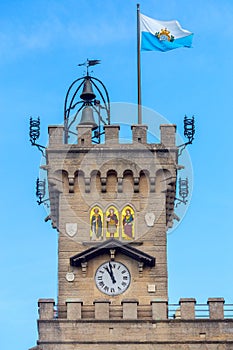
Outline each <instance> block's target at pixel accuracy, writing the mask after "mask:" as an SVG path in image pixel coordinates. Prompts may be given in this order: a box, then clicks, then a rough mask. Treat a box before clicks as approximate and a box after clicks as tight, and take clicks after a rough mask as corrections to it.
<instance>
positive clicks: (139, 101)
mask: <svg viewBox="0 0 233 350" xmlns="http://www.w3.org/2000/svg"><path fill="white" fill-rule="evenodd" d="M140 34H141V31H140V4H137V73H138V124H142V104H141V54H140Z"/></svg>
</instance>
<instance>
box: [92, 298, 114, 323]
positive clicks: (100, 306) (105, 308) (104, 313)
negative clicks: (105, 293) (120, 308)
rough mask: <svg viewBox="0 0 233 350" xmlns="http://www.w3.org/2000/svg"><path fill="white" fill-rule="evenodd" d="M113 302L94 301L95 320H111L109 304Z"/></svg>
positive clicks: (104, 300)
mask: <svg viewBox="0 0 233 350" xmlns="http://www.w3.org/2000/svg"><path fill="white" fill-rule="evenodd" d="M110 303H111V302H110V301H109V300H106V299H97V300H95V301H94V305H95V319H97V320H109V304H110Z"/></svg>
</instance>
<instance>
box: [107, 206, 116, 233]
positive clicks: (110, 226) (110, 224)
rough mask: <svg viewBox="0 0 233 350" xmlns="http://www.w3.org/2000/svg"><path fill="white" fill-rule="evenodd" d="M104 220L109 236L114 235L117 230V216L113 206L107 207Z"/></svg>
mask: <svg viewBox="0 0 233 350" xmlns="http://www.w3.org/2000/svg"><path fill="white" fill-rule="evenodd" d="M106 221H107V230H108V232H109V233H110V237H114V234H115V233H116V232H117V225H118V218H117V215H116V214H115V212H114V209H113V208H110V209H109V215H108V216H107V218H106Z"/></svg>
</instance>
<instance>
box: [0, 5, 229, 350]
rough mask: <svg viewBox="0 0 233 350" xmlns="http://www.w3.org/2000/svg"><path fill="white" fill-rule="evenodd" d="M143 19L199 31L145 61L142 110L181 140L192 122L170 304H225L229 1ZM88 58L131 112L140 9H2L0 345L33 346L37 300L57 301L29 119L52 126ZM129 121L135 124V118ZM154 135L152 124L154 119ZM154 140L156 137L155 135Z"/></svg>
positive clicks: (159, 9)
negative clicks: (188, 194)
mask: <svg viewBox="0 0 233 350" xmlns="http://www.w3.org/2000/svg"><path fill="white" fill-rule="evenodd" d="M141 12H142V13H144V14H146V15H147V16H151V17H154V18H157V19H160V20H170V19H178V20H179V21H180V23H181V25H182V26H183V27H184V28H186V29H188V30H190V31H192V32H194V41H193V48H192V49H179V50H174V51H171V52H167V53H160V52H142V55H141V60H142V90H143V92H142V102H143V105H144V106H146V107H148V108H150V109H153V110H155V111H157V112H158V113H160V114H161V115H163V116H164V117H165V118H166V119H167V120H169V121H170V122H171V123H174V124H177V126H178V131H179V133H180V134H182V125H183V124H182V121H183V117H184V115H185V114H187V115H188V116H192V115H195V117H196V137H195V141H194V144H193V145H192V146H191V147H189V153H190V156H191V159H192V164H193V169H194V170H193V178H194V187H193V196H192V200H191V204H190V205H189V208H188V210H187V214H186V216H185V217H184V219H183V220H182V222H181V224H180V225H179V226H178V228H177V229H176V230H174V231H173V232H172V233H171V234H169V235H168V263H169V301H170V302H171V303H176V302H178V301H179V298H180V297H195V298H196V299H197V301H198V302H199V303H205V302H206V300H207V298H208V297H215V296H223V297H225V299H226V302H227V303H233V294H232V289H233V288H232V287H233V277H232V269H233V258H232V245H233V238H232V221H231V218H232V200H231V199H232V195H233V187H232V184H231V178H232V172H233V165H232V153H231V152H232V130H233V122H232V114H233V113H232V112H233V111H232V110H233V100H232V91H233V65H232V57H233V39H232V38H233V26H232V23H233V3H232V1H231V0H221V1H219V0H205V1H200V0H189V1H187V0H167V1H166V2H163V1H154V0H147V1H142V2H141ZM86 58H94V59H96V58H97V59H101V61H102V63H101V65H99V66H98V67H96V68H95V75H96V76H97V77H98V78H99V79H101V80H102V81H103V82H104V84H105V85H106V86H107V88H108V91H109V94H110V98H111V101H112V102H126V103H136V98H137V89H136V1H134V0H132V1H127V2H126V1H124V0H114V1H113V0H108V1H106V0H98V1H92V0H79V1H77V0H76V1H75V0H57V1H52V0H33V1H32V0H31V1H29V0H24V1H19V0H8V1H6V0H1V2H0V76H1V79H0V110H1V129H0V134H1V135H0V146H1V147H0V149H1V159H2V170H1V175H0V176H1V181H0V186H1V203H0V205H1V213H2V220H1V254H0V271H1V288H0V314H1V319H0V330H1V331H0V333H1V334H0V348H1V349H4V350H5V349H9V350H13V349H15V348H17V349H18V350H21V349H22V350H23V349H27V348H29V347H31V346H33V345H35V343H36V339H37V331H36V318H37V300H38V299H39V298H42V297H54V298H55V297H56V291H57V276H56V270H57V266H56V263H57V260H56V259H57V258H56V257H57V233H56V231H55V230H52V228H51V226H50V224H49V223H44V217H45V216H46V213H45V211H44V209H43V208H42V207H38V205H37V204H36V199H35V179H36V177H37V176H38V173H39V163H40V158H41V156H40V153H39V152H38V151H37V150H36V149H33V148H32V147H31V146H30V144H29V140H28V139H29V137H28V120H29V117H30V116H34V117H35V116H37V115H40V117H41V139H40V142H41V143H42V144H46V142H47V126H48V125H49V124H59V123H61V122H62V118H63V103H64V98H65V94H66V91H67V88H68V87H69V85H70V83H71V82H72V81H73V80H74V79H75V78H77V77H79V76H82V74H83V70H82V68H80V67H77V64H78V63H80V62H83V61H84V60H85V59H86ZM130 122H131V123H135V122H136V116H135V120H131V121H130ZM152 129H153V121H152ZM152 131H153V130H152Z"/></svg>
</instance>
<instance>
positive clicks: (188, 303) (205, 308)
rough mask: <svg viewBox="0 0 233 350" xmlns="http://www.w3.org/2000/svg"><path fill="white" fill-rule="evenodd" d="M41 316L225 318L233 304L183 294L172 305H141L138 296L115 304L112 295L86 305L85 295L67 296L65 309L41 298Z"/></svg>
mask: <svg viewBox="0 0 233 350" xmlns="http://www.w3.org/2000/svg"><path fill="white" fill-rule="evenodd" d="M38 306H39V319H40V320H54V319H67V320H80V321H81V320H87V319H93V320H120V319H121V320H132V319H134V320H156V321H158V320H171V319H174V320H200V319H205V320H208V319H209V320H224V319H232V321H233V305H228V304H226V305H225V301H224V298H209V299H208V301H207V304H196V300H195V299H194V298H181V299H180V300H179V304H177V305H174V304H172V305H169V304H168V302H167V301H166V300H159V299H158V300H156V299H154V300H151V302H150V305H140V304H139V302H138V300H137V299H123V300H122V301H121V305H115V304H114V305H113V304H112V303H111V301H110V300H109V299H96V300H94V302H93V305H86V304H85V305H84V303H83V301H82V300H81V299H77V298H75V299H67V300H66V306H65V307H64V308H62V309H61V310H57V309H56V308H55V302H54V300H53V299H39V301H38Z"/></svg>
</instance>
